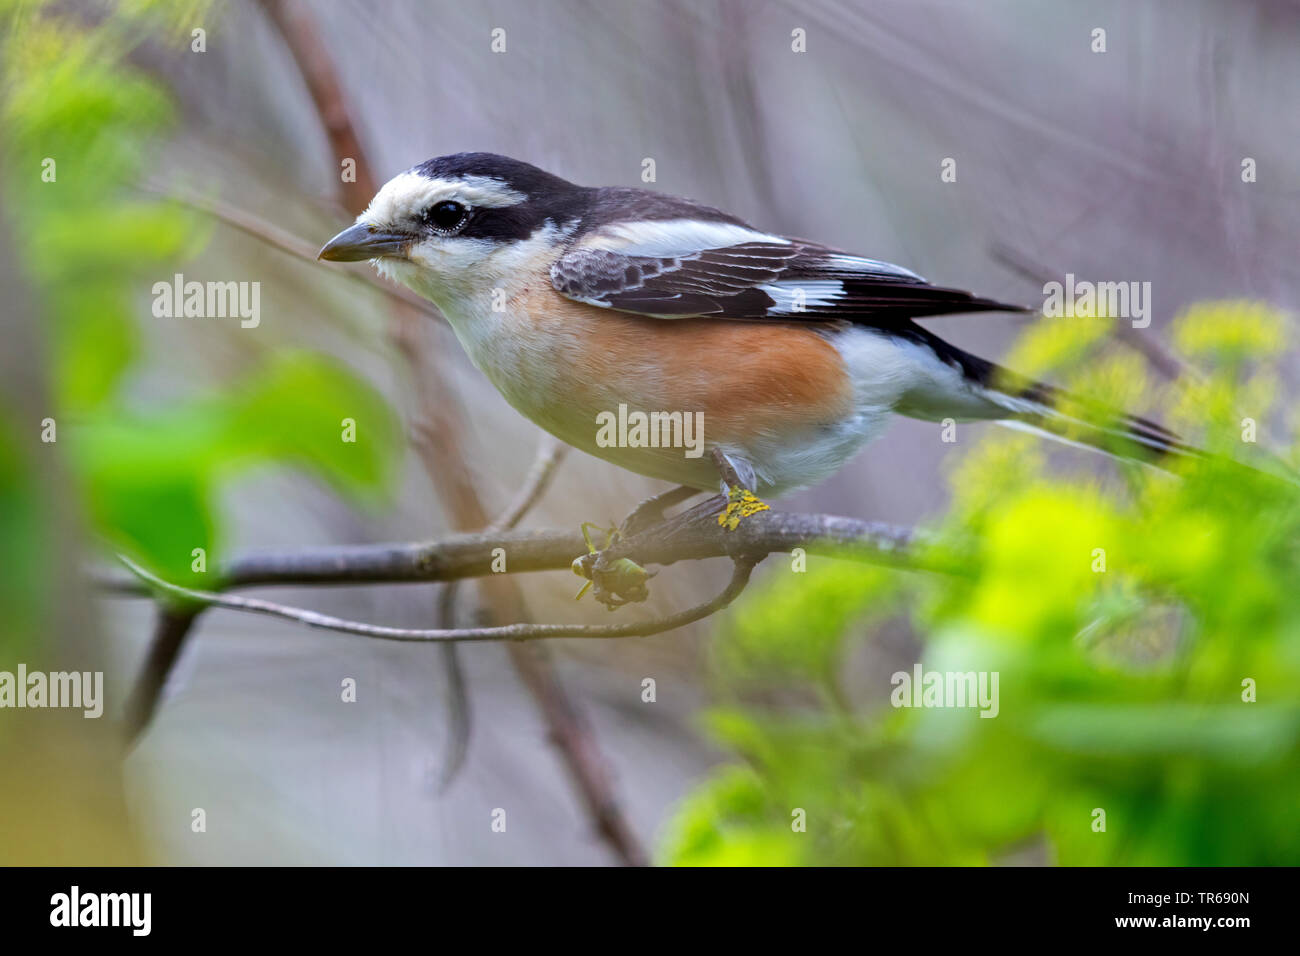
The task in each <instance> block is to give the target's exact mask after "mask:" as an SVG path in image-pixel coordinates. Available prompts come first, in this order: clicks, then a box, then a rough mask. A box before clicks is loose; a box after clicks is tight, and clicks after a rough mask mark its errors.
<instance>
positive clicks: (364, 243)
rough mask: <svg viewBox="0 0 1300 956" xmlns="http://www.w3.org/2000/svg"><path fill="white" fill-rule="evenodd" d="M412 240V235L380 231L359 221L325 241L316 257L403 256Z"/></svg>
mask: <svg viewBox="0 0 1300 956" xmlns="http://www.w3.org/2000/svg"><path fill="white" fill-rule="evenodd" d="M413 241H414V237H413V236H403V235H399V234H398V233H395V232H381V231H380V230H378V229H376V228H375V227H374V226H368V225H366V224H365V223H360V222H359V223H357V224H356V225H355V226H349V227H348V228H347V229H344V230H343V231H342V232H340V233H339V234H338V235H337V236H335V237H334V238H333V239H331V240H330V241H329V242H327V243H325V245H324V246H322V247H321V251H320V252H318V253H317V254H316V258H317V259H318V260H320V259H329V260H330V261H331V262H360V261H361V260H362V259H378V258H379V257H380V256H404V255H406V247H407V246H408V245H410V244H411V243H412V242H413Z"/></svg>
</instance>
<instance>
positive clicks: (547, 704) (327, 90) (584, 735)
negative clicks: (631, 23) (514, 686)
mask: <svg viewBox="0 0 1300 956" xmlns="http://www.w3.org/2000/svg"><path fill="white" fill-rule="evenodd" d="M263 2H264V4H265V5H266V8H267V11H268V13H269V14H270V16H271V19H272V20H273V21H274V22H275V24H276V27H277V28H278V30H279V32H280V35H281V36H282V37H283V39H284V41H285V45H286V47H287V48H288V50H289V53H290V55H291V56H292V57H293V59H294V62H295V63H296V64H297V66H298V70H299V72H300V73H301V75H302V77H303V79H304V81H305V82H306V84H307V88H308V92H309V93H310V95H311V98H312V102H313V104H314V105H315V107H316V112H317V113H318V114H319V116H320V119H321V122H322V125H323V126H324V127H325V132H326V135H327V136H328V138H329V142H330V147H331V150H332V152H333V153H334V159H335V162H340V161H342V160H343V159H345V158H347V157H351V158H353V159H354V160H355V161H356V163H355V165H356V172H357V176H356V182H355V183H353V184H352V188H351V189H345V190H343V196H342V199H343V201H344V203H345V204H346V205H347V207H348V208H349V209H350V210H351V211H352V212H353V213H354V214H355V213H359V212H360V211H361V210H362V209H364V208H365V207H366V205H367V203H369V201H370V198H371V196H372V195H373V194H374V192H375V190H376V188H377V178H376V177H375V175H374V171H373V169H372V167H371V165H370V163H369V161H368V160H367V157H366V156H365V153H364V151H363V149H362V145H361V141H360V137H359V136H358V134H357V130H356V127H355V125H354V124H353V122H352V119H351V115H350V111H349V109H348V105H347V102H346V100H345V99H344V96H343V91H342V84H341V83H340V81H339V77H338V73H337V71H336V70H335V69H334V63H333V60H332V58H331V57H330V54H329V51H328V50H327V49H326V48H325V45H324V43H323V42H322V41H321V37H320V34H319V33H318V32H317V31H316V29H315V24H314V23H313V22H312V19H311V15H310V13H309V12H308V10H307V8H306V7H305V6H304V5H303V4H300V3H296V2H292V0H263ZM426 311H427V310H426ZM426 311H422V310H417V309H416V308H413V307H410V306H407V305H403V304H398V303H394V304H393V309H392V316H393V325H392V332H391V338H392V341H393V343H394V344H395V345H396V346H397V348H398V351H399V352H400V353H401V354H402V356H403V357H404V359H405V360H406V363H407V365H408V367H409V369H410V372H411V377H412V385H413V386H414V390H415V394H416V398H417V408H418V409H419V413H420V416H421V418H422V421H417V422H416V423H415V424H417V425H419V426H423V427H418V428H416V432H417V434H420V435H422V436H423V437H424V439H425V440H423V441H421V442H419V443H417V446H416V450H417V451H418V452H419V454H420V458H421V460H422V462H423V464H424V466H425V471H426V472H427V474H428V476H429V479H430V481H431V483H432V484H433V487H434V491H435V493H436V494H437V496H438V498H439V500H440V502H441V503H442V505H443V512H444V514H446V515H447V516H448V517H449V519H450V520H451V522H452V524H453V526H454V527H456V529H457V530H460V531H468V530H471V529H477V528H482V527H485V526H487V525H488V523H489V516H488V512H487V510H486V509H485V508H484V506H483V502H482V500H481V499H480V497H479V494H478V489H477V487H476V482H475V480H474V474H473V472H472V470H471V469H470V467H469V465H468V463H467V460H466V458H465V455H464V444H465V442H464V438H463V432H464V430H465V429H464V422H463V421H462V413H461V412H460V411H459V406H458V404H457V402H456V400H455V399H456V396H455V394H454V392H453V391H452V390H451V388H450V386H449V384H448V381H447V379H448V376H447V375H446V374H445V368H444V367H443V366H444V365H445V362H446V360H445V357H444V356H443V355H440V354H435V355H428V354H426V353H425V352H424V351H423V350H422V349H421V348H420V344H419V343H420V336H419V332H420V329H421V328H422V325H423V321H424V318H425V314H426ZM520 513H521V514H522V512H520ZM482 590H483V594H484V596H485V597H486V598H487V601H486V603H485V607H484V611H485V612H486V613H487V614H488V615H489V618H491V617H498V619H504V620H518V619H520V618H522V617H523V616H524V613H525V608H524V603H523V596H522V594H521V593H520V592H519V589H518V587H516V586H515V584H514V582H513V581H512V580H511V579H509V578H497V579H495V580H491V581H488V582H485V583H484V587H483V589H482ZM454 651H455V647H454V645H451V644H447V645H444V655H445V656H450V655H451V654H452V653H454ZM509 655H510V660H511V663H512V664H513V665H514V668H515V671H516V673H517V674H518V675H519V677H520V679H521V680H522V681H523V683H524V685H525V686H526V687H527V689H528V691H529V693H530V694H532V696H533V698H534V700H535V701H536V702H537V705H538V707H539V708H540V710H541V711H542V716H543V719H544V720H545V721H546V723H547V726H548V727H549V728H550V730H551V734H552V737H553V739H554V741H555V743H556V746H557V747H558V749H559V750H560V752H561V754H562V755H563V757H564V761H565V765H566V766H567V767H568V769H569V771H570V773H571V775H572V777H573V781H574V784H575V785H576V787H577V789H578V791H579V793H580V794H581V795H582V798H583V800H584V801H585V802H586V804H587V808H588V810H589V812H590V813H591V815H592V818H593V820H594V821H595V823H596V827H597V829H598V831H599V832H600V834H601V836H602V837H603V838H604V839H605V840H606V841H607V842H608V843H609V845H610V847H611V848H612V849H613V850H614V852H615V853H617V854H618V856H619V858H620V859H621V860H622V861H623V862H624V863H626V864H628V865H632V866H636V865H641V864H644V863H645V862H646V854H645V851H644V850H643V849H642V848H641V846H640V843H639V841H638V840H637V838H636V835H635V834H634V833H633V832H632V829H631V827H630V826H629V824H628V822H627V820H626V819H625V818H624V816H623V812H622V809H621V808H620V806H619V803H618V800H617V798H616V795H615V792H614V787H613V783H612V781H611V780H610V777H609V774H608V771H607V770H606V767H605V761H604V759H603V757H602V755H601V753H600V749H599V747H598V746H597V745H596V742H595V737H594V735H593V734H592V731H591V728H590V726H589V725H588V723H587V721H586V719H585V718H584V717H583V715H582V712H581V710H580V709H579V708H578V707H577V705H576V704H574V702H573V701H572V700H571V699H570V698H569V696H568V694H567V693H566V692H565V690H564V686H563V685H562V684H561V683H560V679H559V675H558V674H557V673H556V670H555V667H554V665H553V664H552V663H551V661H550V659H549V658H548V657H547V656H546V654H545V653H544V652H543V650H542V646H541V645H531V646H529V647H528V648H527V650H525V647H524V645H521V644H512V645H510V647H509Z"/></svg>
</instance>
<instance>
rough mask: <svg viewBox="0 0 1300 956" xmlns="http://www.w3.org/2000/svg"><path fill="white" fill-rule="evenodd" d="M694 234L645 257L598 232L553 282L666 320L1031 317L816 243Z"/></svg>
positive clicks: (558, 269) (574, 294)
mask: <svg viewBox="0 0 1300 956" xmlns="http://www.w3.org/2000/svg"><path fill="white" fill-rule="evenodd" d="M687 233H688V230H687V229H686V228H685V227H683V237H682V239H683V241H682V244H681V245H680V246H679V247H673V243H672V241H671V238H669V239H668V240H664V239H662V238H661V239H660V240H659V242H658V245H659V247H660V248H658V249H654V250H653V252H654V254H645V250H646V248H647V245H648V244H644V243H643V244H640V245H638V244H637V243H635V242H628V241H627V240H626V238H623V239H622V240H621V241H619V242H612V241H611V242H609V243H605V242H602V239H601V236H600V235H599V234H596V235H594V236H591V237H588V238H587V239H586V240H585V241H583V242H580V243H578V244H576V245H575V246H574V247H573V248H571V249H570V250H569V251H568V252H567V253H565V254H564V255H563V256H561V257H560V259H559V260H558V261H557V262H556V263H555V264H554V265H553V266H552V268H551V279H552V282H553V284H554V286H555V289H556V290H557V291H559V292H560V293H562V294H563V295H566V296H568V297H570V298H572V299H577V300H579V301H582V302H587V303H590V304H592V305H598V306H601V307H604V308H610V309H615V310H617V311H621V312H631V313H635V314H638V315H647V316H655V317H659V318H687V317H692V316H713V317H716V318H729V319H780V320H783V321H811V322H826V321H850V322H855V323H861V324H868V325H894V324H897V323H898V322H901V321H904V320H906V319H909V318H916V317H919V316H927V315H944V314H948V313H955V312H986V311H1024V310H1023V309H1021V308H1020V307H1019V306H1013V305H1006V304H1004V303H1001V302H995V301H993V300H991V299H982V298H977V297H975V296H972V295H971V294H970V293H967V292H962V291H960V290H957V289H945V288H940V287H937V286H933V285H930V284H929V283H928V282H926V281H925V280H924V279H922V278H921V277H920V276H918V275H916V274H915V273H912V272H909V271H907V270H906V269H902V268H900V267H898V266H894V265H891V264H889V263H887V262H879V261H876V260H873V259H864V258H860V257H857V256H850V255H847V254H845V253H841V252H838V251H836V250H833V249H829V248H827V247H824V246H818V245H815V244H813V243H808V242H803V241H798V240H786V239H782V238H781V237H776V236H764V235H763V234H762V233H757V232H754V233H752V235H753V236H754V238H753V239H752V240H746V241H741V242H736V243H733V244H731V245H725V246H720V247H716V248H707V247H706V248H694V247H692V246H691V245H690V244H689V242H687V239H688V235H687Z"/></svg>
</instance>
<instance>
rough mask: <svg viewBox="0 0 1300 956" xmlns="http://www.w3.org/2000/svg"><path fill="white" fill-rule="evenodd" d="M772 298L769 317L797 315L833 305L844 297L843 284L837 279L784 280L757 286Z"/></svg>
mask: <svg viewBox="0 0 1300 956" xmlns="http://www.w3.org/2000/svg"><path fill="white" fill-rule="evenodd" d="M758 288H760V289H762V290H763V291H764V292H766V293H767V294H768V295H769V296H771V298H772V305H771V306H769V307H768V310H767V311H768V314H769V315H798V314H799V313H800V312H807V311H808V310H809V309H810V308H818V307H825V306H829V305H833V304H834V303H835V300H836V299H839V298H843V296H844V283H843V282H841V281H840V280H839V279H808V280H807V281H805V282H800V281H799V280H797V279H786V280H784V281H782V282H769V283H766V284H764V285H760V286H758Z"/></svg>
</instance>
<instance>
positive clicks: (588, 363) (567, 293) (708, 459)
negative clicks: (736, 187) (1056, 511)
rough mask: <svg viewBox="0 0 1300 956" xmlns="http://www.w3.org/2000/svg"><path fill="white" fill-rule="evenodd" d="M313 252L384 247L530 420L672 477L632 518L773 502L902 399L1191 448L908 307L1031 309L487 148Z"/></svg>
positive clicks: (1033, 426) (1084, 433) (451, 159)
mask: <svg viewBox="0 0 1300 956" xmlns="http://www.w3.org/2000/svg"><path fill="white" fill-rule="evenodd" d="M318 258H319V259H323V260H327V261H336V262H349V261H363V260H369V261H371V262H372V264H373V265H374V266H375V267H376V268H377V270H378V272H379V273H380V274H382V275H383V276H385V277H387V278H389V279H391V280H394V281H396V282H398V283H400V284H401V285H403V286H406V287H407V288H408V289H410V290H412V291H413V292H415V293H416V294H417V295H419V296H422V297H423V298H425V299H428V300H430V301H432V302H433V303H434V304H435V305H436V306H437V307H438V309H439V310H440V311H441V312H442V313H443V315H444V316H445V317H446V319H447V321H448V323H449V324H450V325H451V328H452V330H453V331H454V332H455V335H456V337H457V339H458V340H459V341H460V343H461V345H462V346H463V347H464V349H465V351H466V353H468V355H469V358H470V360H471V361H472V362H473V364H474V365H475V366H476V367H477V368H478V369H479V370H480V371H481V372H482V373H483V374H484V375H485V376H486V377H487V379H488V380H489V381H490V382H491V383H492V384H493V385H494V386H495V387H496V388H497V390H498V391H499V392H500V393H501V395H503V396H504V397H505V399H506V401H507V402H509V403H510V404H511V405H512V406H513V407H514V408H515V409H517V410H518V411H519V412H520V413H521V414H523V415H524V416H525V417H526V418H528V419H530V420H531V421H533V422H534V423H536V424H537V425H539V426H540V427H542V428H543V429H545V430H546V431H548V432H550V433H552V434H553V435H555V436H556V437H558V438H559V439H561V440H562V441H564V442H567V443H568V444H570V445H573V446H575V447H577V448H580V449H582V450H583V451H586V452H588V453H590V454H592V455H595V456H596V457H598V458H602V459H604V460H606V461H610V462H612V463H614V464H615V465H619V466H621V467H623V468H626V469H628V470H630V471H633V472H637V473H639V474H642V475H646V476H649V477H651V478H655V479H660V480H664V481H669V482H673V483H675V485H676V486H677V487H676V488H674V489H673V490H671V491H668V492H665V493H663V494H661V495H657V496H655V497H654V498H652V499H649V500H648V501H646V502H643V503H642V505H641V506H638V508H637V509H636V510H634V512H633V515H632V517H633V518H639V519H645V518H646V517H647V516H650V517H651V518H653V517H654V516H655V515H659V514H661V513H662V510H663V508H664V507H667V506H669V505H671V504H672V503H675V502H679V501H682V500H686V499H688V498H689V497H690V496H691V495H693V494H698V493H700V492H704V491H715V490H724V491H725V492H726V493H727V496H728V497H727V502H726V507H725V508H724V509H723V510H722V511H721V512H720V513H719V514H718V521H719V524H722V525H724V527H727V528H730V529H734V528H735V527H736V526H737V525H738V523H739V521H740V520H742V519H743V518H745V517H748V516H749V515H752V514H753V513H756V512H757V511H761V510H764V509H766V508H767V505H766V503H765V501H764V500H763V499H765V498H768V497H780V496H781V495H784V494H786V493H788V492H790V491H793V490H796V489H800V488H805V487H808V486H810V485H814V484H816V483H817V482H820V481H822V480H823V479H825V478H827V477H828V476H830V475H832V474H834V473H835V472H836V471H837V470H839V469H840V468H841V467H842V466H843V465H844V464H845V463H846V462H847V461H849V459H851V458H852V457H854V456H855V455H856V454H857V453H858V451H859V450H861V449H862V448H863V447H864V446H865V445H867V444H868V443H869V442H871V441H872V440H873V439H874V438H876V437H878V436H879V435H880V433H881V432H882V430H883V429H884V428H885V426H886V425H887V424H888V422H889V421H890V420H891V418H892V417H894V416H896V415H902V416H907V417H911V418H917V419H923V420H929V421H936V422H943V421H946V420H952V421H953V422H971V421H984V420H987V421H995V422H1000V423H1002V424H1007V425H1011V426H1012V427H1020V428H1028V429H1030V430H1034V431H1038V432H1041V433H1043V434H1045V435H1047V436H1048V437H1052V438H1056V439H1061V440H1065V441H1068V442H1071V443H1074V444H1080V445H1083V446H1086V447H1091V448H1095V449H1098V450H1101V451H1104V452H1107V453H1109V454H1111V455H1114V456H1117V457H1124V458H1132V459H1136V460H1140V461H1147V462H1157V463H1158V462H1162V461H1165V460H1166V459H1167V458H1169V457H1170V456H1175V457H1177V456H1188V455H1195V454H1197V452H1196V449H1194V448H1192V447H1191V446H1188V445H1186V444H1184V443H1183V442H1182V441H1181V440H1180V439H1179V438H1178V436H1177V435H1175V434H1174V433H1173V432H1171V431H1169V430H1167V429H1166V428H1164V427H1162V426H1161V425H1158V424H1156V423H1155V422H1152V421H1149V420H1147V419H1145V418H1140V417H1138V416H1136V415H1131V414H1127V413H1125V412H1123V411H1117V410H1113V409H1110V408H1108V407H1105V406H1103V405H1101V404H1099V403H1095V402H1091V401H1088V400H1086V399H1084V398H1080V397H1078V396H1074V395H1070V394H1067V393H1065V392H1064V391H1062V390H1060V389H1058V388H1055V387H1053V386H1051V385H1048V384H1046V383H1043V382H1037V381H1033V380H1032V379H1029V378H1025V377H1023V376H1019V375H1016V374H1014V373H1012V372H1010V371H1009V370H1007V369H1004V368H1002V367H1000V366H998V365H996V364H994V363H993V362H991V361H988V360H986V359H984V358H981V357H979V356H976V355H973V354H971V353H969V352H967V351H964V350H963V349H960V348H957V347H956V346H954V345H952V344H951V343H949V342H947V341H945V340H943V339H942V338H940V337H939V336H938V335H936V334H934V333H933V332H931V331H930V330H928V329H926V328H925V327H924V326H923V325H922V324H919V323H918V321H917V320H919V319H925V318H927V317H929V316H937V315H949V314H958V313H989V312H1012V313H1023V312H1031V311H1034V310H1032V309H1029V308H1026V307H1024V306H1020V305H1013V304H1007V303H1003V302H999V301H997V300H995V299H991V298H983V297H980V296H976V295H973V294H971V293H969V292H964V291H961V290H958V289H953V288H946V287H943V286H937V285H933V284H931V283H930V282H928V281H926V280H925V279H924V278H922V277H921V276H920V275H918V274H916V273H915V272H912V271H911V270H909V269H906V268H904V267H902V266H898V265H894V264H892V263H889V262H885V261H882V260H879V259H872V258H867V257H864V256H859V255H854V254H851V253H848V252H845V251H842V250H840V249H836V248H832V247H830V246H827V245H822V244H820V243H817V242H812V241H808V240H804V239H798V238H793V237H790V236H785V235H780V234H777V233H774V232H769V231H766V230H764V229H761V228H758V227H755V226H751V225H749V224H748V223H746V222H745V221H743V220H741V219H740V218H738V217H736V216H732V215H730V214H728V213H726V212H723V211H721V210H719V209H715V208H713V207H710V206H707V205H704V204H702V203H699V202H696V201H693V200H690V199H685V198H679V197H676V196H671V195H667V194H664V193H660V192H657V191H654V190H647V189H641V188H634V187H626V186H607V187H587V186H579V185H575V184H574V183H571V182H569V181H567V180H565V179H562V178H561V177H559V176H556V175H553V174H551V173H548V172H546V171H544V170H542V169H539V168H538V167H536V166H533V165H531V164H529V163H526V162H523V161H520V160H516V159H511V158H509V157H506V156H501V155H497V154H493V153H485V152H465V153H456V154H453V155H447V156H440V157H437V158H435V159H430V160H428V161H427V162H424V163H421V164H419V165H417V166H414V167H412V168H410V169H408V170H406V171H404V172H402V173H399V174H397V175H396V176H394V177H393V178H392V179H390V180H389V181H388V182H386V183H385V184H384V185H383V186H382V187H381V188H380V189H379V191H378V192H377V193H376V194H375V196H374V198H373V199H372V200H371V202H370V204H369V206H368V207H367V208H366V210H365V211H364V212H362V213H361V214H360V215H359V216H358V217H357V218H356V222H355V223H354V224H353V225H352V226H350V227H348V228H346V229H344V230H343V231H341V232H339V233H338V235H336V236H334V237H333V238H332V239H330V240H329V241H328V242H327V243H326V244H325V246H324V247H323V248H322V249H321V250H320V254H319V257H318ZM629 409H630V410H632V411H633V412H641V413H642V414H644V415H652V414H655V413H658V414H659V415H660V416H661V417H660V418H659V419H655V420H653V421H654V422H656V423H657V424H658V425H663V426H664V428H663V431H664V433H665V434H667V433H668V432H669V431H670V429H669V428H668V425H667V423H668V422H669V421H671V422H672V423H673V427H674V428H675V427H676V425H675V423H676V422H677V421H678V420H679V419H676V418H671V417H670V416H672V415H673V414H674V413H680V414H681V415H682V416H685V417H686V420H687V421H688V422H689V421H691V420H696V419H691V418H690V417H689V416H692V415H695V416H699V417H698V421H699V422H700V423H701V424H702V441H700V442H699V445H700V447H698V448H695V449H690V448H687V449H683V448H682V447H674V443H673V442H672V441H668V442H659V441H653V439H654V438H655V437H656V436H655V435H651V436H649V439H650V440H646V436H645V435H644V434H642V435H639V436H635V435H634V436H632V437H631V438H629V439H628V440H618V441H609V440H608V438H609V435H608V434H605V435H604V438H605V439H606V440H602V433H601V427H600V425H601V422H602V421H603V422H605V423H606V424H608V423H609V421H610V416H611V415H614V414H616V413H621V412H624V411H626V410H629ZM643 420H644V419H643ZM653 430H654V429H651V431H653ZM629 434H630V433H629ZM620 437H623V436H622V435H621V433H620ZM668 437H670V438H672V437H675V436H674V435H669V436H668ZM638 439H639V440H638ZM677 444H678V445H680V444H681V443H680V442H678V443H677ZM704 451H707V454H704V453H703V452H704ZM629 520H631V519H629Z"/></svg>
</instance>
